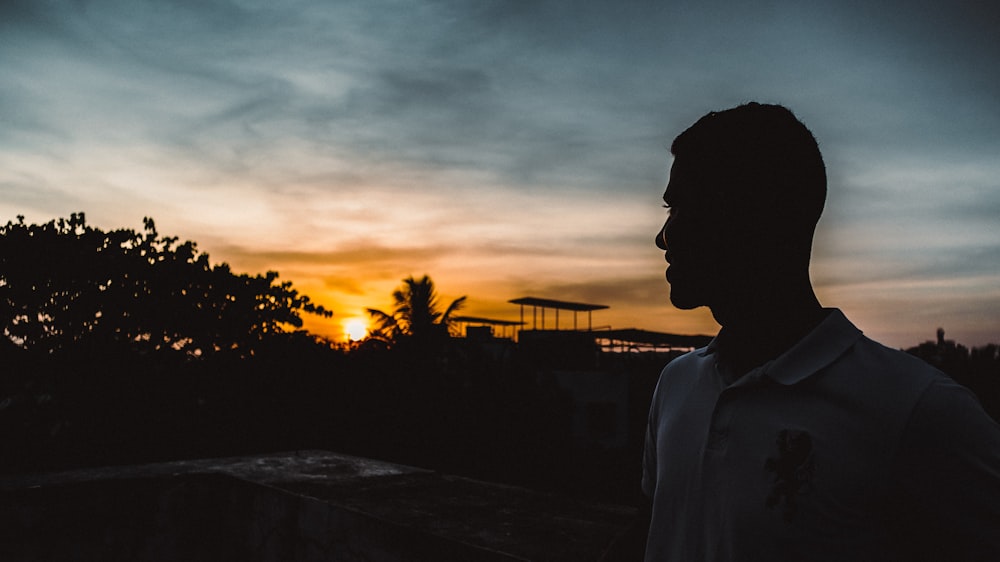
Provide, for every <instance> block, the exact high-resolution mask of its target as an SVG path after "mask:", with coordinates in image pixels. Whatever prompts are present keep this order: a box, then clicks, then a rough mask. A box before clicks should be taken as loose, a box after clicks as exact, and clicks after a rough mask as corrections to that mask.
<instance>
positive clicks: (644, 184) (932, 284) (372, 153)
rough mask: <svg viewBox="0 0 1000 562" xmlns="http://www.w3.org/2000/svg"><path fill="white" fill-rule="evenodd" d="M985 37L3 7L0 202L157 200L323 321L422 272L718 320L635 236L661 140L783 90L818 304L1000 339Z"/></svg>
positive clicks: (293, 5)
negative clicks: (803, 129)
mask: <svg viewBox="0 0 1000 562" xmlns="http://www.w3.org/2000/svg"><path fill="white" fill-rule="evenodd" d="M997 29H1000V7H998V5H997V4H996V3H995V2H993V1H965V2H963V1H928V0H915V1H909V2H903V1H896V2H891V1H890V2H872V1H871V0H864V1H853V0H848V1H838V2H815V1H803V0H797V1H770V2H769V1H758V2H738V1H737V2H734V1H719V0H704V1H697V2H696V1H661V2H652V1H648V2H620V1H613V2H583V1H575V2H569V1H555V0H541V1H537V2H527V1H509V0H504V1H500V0H498V1H491V0H482V1H475V2H467V1H451V0H434V1H430V0H407V1H396V0H364V1H361V0H359V1H352V0H344V1H334V2H330V1H321V0H299V1H283V2H274V1H271V0H259V1H258V0H226V1H221V0H174V1H168V0H164V1H159V2H145V1H138V0H97V1H85V0H76V1H71V0H65V1H58V0H5V1H4V2H2V3H0V222H6V221H7V220H14V219H15V217H16V216H17V215H24V216H25V217H26V220H28V221H29V222H46V221H48V220H51V219H53V218H58V217H68V216H69V214H70V213H73V212H84V213H86V216H87V220H88V223H90V224H91V225H93V226H97V227H100V228H105V229H113V228H121V227H126V228H135V229H141V228H142V218H143V217H146V216H150V217H152V218H153V219H155V221H156V225H157V229H158V230H159V232H160V233H161V234H163V235H168V236H178V237H180V238H181V239H182V240H193V241H195V242H197V244H198V247H199V249H200V250H202V251H204V252H206V253H208V254H209V255H210V257H211V261H212V262H213V263H218V262H227V263H229V264H230V265H231V266H232V267H233V269H234V270H236V271H239V272H248V273H262V272H264V271H267V270H276V271H278V272H279V273H280V275H281V279H283V280H290V281H292V282H293V283H294V286H295V287H296V288H298V289H299V290H300V291H301V292H303V293H305V294H307V295H309V296H310V297H311V298H312V299H313V300H314V301H316V302H318V303H321V304H323V305H325V306H327V307H328V308H331V309H332V310H333V311H334V317H333V318H331V319H329V320H309V323H308V324H307V326H308V327H309V328H310V329H311V330H313V331H316V332H319V333H323V334H326V335H328V336H330V337H332V338H335V339H341V338H343V337H344V332H343V326H344V325H345V323H346V322H348V321H350V320H351V319H356V318H364V317H365V316H366V315H365V308H366V307H374V308H382V309H389V308H390V307H391V300H390V294H391V292H392V290H393V289H394V288H395V287H397V286H398V285H399V284H400V282H401V280H402V279H403V278H405V277H408V276H410V275H414V276H417V277H419V276H421V275H423V274H428V275H430V276H431V278H432V279H433V280H434V281H435V283H436V285H437V287H438V290H439V292H440V295H441V299H442V301H443V304H444V305H446V304H447V302H449V301H450V300H451V299H454V298H457V297H459V296H463V295H465V296H467V297H468V303H467V306H466V308H465V309H464V310H463V311H462V313H464V314H467V315H471V316H483V317H491V318H499V319H510V320H516V319H518V314H519V310H518V307H517V306H515V305H512V304H509V303H508V302H507V301H508V300H510V299H514V298H518V297H523V296H535V297H544V298H552V299H561V300H570V301H582V302H588V303H596V304H604V305H607V306H609V307H610V308H609V309H607V310H602V311H597V312H595V313H594V316H593V322H594V325H595V326H599V327H604V326H611V327H614V328H633V327H634V328H642V329H647V330H657V331H664V332H672V333H683V334H695V333H698V334H714V333H715V332H716V331H717V329H718V326H717V325H716V324H715V323H714V322H713V321H712V319H711V315H710V314H709V313H708V312H707V311H706V310H704V309H700V310H697V311H678V310H675V309H673V308H672V307H671V306H670V304H669V300H668V295H669V289H668V286H667V285H666V283H665V280H664V277H663V270H664V267H665V264H664V262H663V255H662V252H660V251H659V250H658V249H656V247H655V246H654V245H653V239H654V236H655V235H656V233H657V232H658V230H659V228H660V226H661V224H662V221H663V219H664V210H663V209H662V208H661V207H660V204H661V201H660V198H661V196H662V193H663V189H664V187H665V185H666V181H667V177H668V174H669V169H670V164H671V157H670V154H669V146H670V142H671V140H672V139H673V138H674V137H675V136H676V135H677V134H679V133H680V132H681V131H682V130H684V129H685V128H686V127H687V126H689V125H690V124H692V123H693V122H694V121H696V120H697V119H698V118H699V117H701V116H702V115H703V114H705V113H707V112H709V111H712V110H719V109H725V108H728V107H732V106H735V105H738V104H740V103H744V102H747V101H759V102H765V103H781V104H784V105H786V106H788V107H789V108H790V109H792V110H793V111H794V112H795V113H796V115H798V116H799V118H800V119H802V121H803V122H804V123H805V124H806V125H807V126H808V127H809V128H810V129H811V130H812V131H813V133H814V134H815V136H816V137H817V139H818V141H819V144H820V148H821V150H822V152H823V155H824V158H825V161H826V165H827V171H828V177H829V184H830V186H829V196H828V200H827V209H826V212H825V214H824V217H823V219H822V220H821V222H820V227H819V231H818V234H817V242H816V245H815V248H814V257H813V266H812V278H813V282H814V284H815V286H816V289H817V293H818V295H819V297H820V300H821V301H822V302H823V304H824V305H826V306H831V307H838V308H841V309H842V310H844V312H845V313H846V314H847V315H848V317H849V318H851V319H852V320H853V321H854V322H855V324H857V325H858V326H859V327H860V328H861V329H862V330H863V331H864V332H865V333H866V334H867V335H869V336H870V337H872V338H875V339H877V340H879V341H882V342H883V343H885V344H886V345H889V346H893V347H906V346H911V345H916V344H917V343H920V342H922V341H925V340H929V339H933V338H934V334H935V330H936V329H937V328H938V327H943V328H944V329H945V330H946V336H947V337H948V338H949V339H955V340H957V341H958V342H959V343H962V344H965V345H969V346H971V345H982V344H985V343H988V342H1000V159H998V155H1000V71H998V70H997V64H996V61H998V60H1000V39H998V35H997Z"/></svg>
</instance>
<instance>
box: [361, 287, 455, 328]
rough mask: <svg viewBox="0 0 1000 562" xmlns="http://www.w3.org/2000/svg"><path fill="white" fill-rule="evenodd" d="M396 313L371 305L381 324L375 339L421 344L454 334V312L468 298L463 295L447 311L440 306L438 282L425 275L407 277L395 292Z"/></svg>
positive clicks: (369, 312) (373, 314) (377, 321)
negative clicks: (439, 307) (436, 284)
mask: <svg viewBox="0 0 1000 562" xmlns="http://www.w3.org/2000/svg"><path fill="white" fill-rule="evenodd" d="M392 300H393V311H392V314H389V313H386V312H382V311H381V310H378V309H374V308H369V309H368V314H369V315H371V317H372V319H374V320H375V322H376V323H377V325H378V328H377V329H376V330H375V331H374V332H372V334H371V336H370V337H371V338H373V339H378V340H383V341H387V342H390V343H398V342H400V341H401V340H407V339H409V340H413V341H415V342H418V343H420V344H424V343H427V342H431V341H434V340H441V339H443V338H447V337H448V336H449V335H451V333H452V329H453V326H452V325H453V321H452V313H454V312H457V311H458V310H460V309H461V308H462V306H464V305H465V300H466V297H464V296H463V297H459V298H457V299H455V300H453V301H452V302H451V304H449V305H448V308H446V309H445V310H444V312H442V311H440V310H439V309H438V297H437V290H436V289H435V287H434V281H432V280H431V278H430V277H428V276H427V275H424V276H423V277H421V278H420V279H415V278H413V276H410V277H407V278H406V279H404V280H403V285H402V286H401V287H400V288H398V289H396V290H395V291H393V293H392Z"/></svg>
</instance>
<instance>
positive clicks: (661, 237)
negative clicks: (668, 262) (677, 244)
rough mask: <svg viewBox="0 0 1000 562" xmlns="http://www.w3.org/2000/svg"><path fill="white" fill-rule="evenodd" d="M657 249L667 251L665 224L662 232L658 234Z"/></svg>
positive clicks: (661, 229)
mask: <svg viewBox="0 0 1000 562" xmlns="http://www.w3.org/2000/svg"><path fill="white" fill-rule="evenodd" d="M656 247H657V248H659V249H661V250H663V251H664V252H666V251H667V223H663V227H661V228H660V232H658V233H657V234H656Z"/></svg>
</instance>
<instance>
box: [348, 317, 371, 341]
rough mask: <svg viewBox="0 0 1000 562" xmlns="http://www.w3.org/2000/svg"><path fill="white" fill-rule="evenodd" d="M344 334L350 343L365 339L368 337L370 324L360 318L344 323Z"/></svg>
mask: <svg viewBox="0 0 1000 562" xmlns="http://www.w3.org/2000/svg"><path fill="white" fill-rule="evenodd" d="M344 332H345V333H346V334H347V338H348V339H349V340H350V341H358V340H361V339H364V337H365V336H367V335H368V323H367V322H366V321H364V320H362V319H360V318H351V319H350V320H347V321H346V322H344Z"/></svg>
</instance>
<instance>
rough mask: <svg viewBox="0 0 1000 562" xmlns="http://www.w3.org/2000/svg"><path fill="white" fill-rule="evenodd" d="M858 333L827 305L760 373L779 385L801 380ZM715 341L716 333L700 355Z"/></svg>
mask: <svg viewBox="0 0 1000 562" xmlns="http://www.w3.org/2000/svg"><path fill="white" fill-rule="evenodd" d="M861 334H862V332H861V330H859V329H858V328H857V327H856V326H855V325H854V324H853V323H851V321H850V320H848V319H847V317H846V316H844V313H843V312H841V311H840V309H837V308H834V309H830V314H828V315H827V316H826V318H824V319H823V321H822V322H820V323H819V324H818V325H817V326H816V327H815V328H813V330H812V331H811V332H809V333H808V334H806V336H805V337H804V338H802V339H801V340H799V342H798V343H796V344H795V345H793V346H792V347H791V349H789V350H788V351H786V352H784V353H783V354H781V355H779V356H778V357H777V358H776V359H774V360H773V361H769V362H768V363H767V364H765V365H764V366H763V367H762V371H763V375H765V376H767V377H768V378H769V379H771V380H773V381H775V382H777V383H779V384H783V385H792V384H796V383H798V382H801V381H803V380H805V379H807V378H809V377H810V376H812V375H813V374H815V373H817V372H819V371H820V370H821V369H823V368H824V367H826V366H828V365H830V364H831V363H833V362H834V361H836V360H837V358H839V357H840V356H841V355H843V354H844V352H846V351H847V350H848V349H850V348H851V346H853V345H854V342H856V341H857V340H858V338H860V337H861ZM720 335H721V334H720ZM719 344H720V341H719V336H718V335H717V336H716V337H715V338H713V339H712V341H711V342H709V344H708V345H707V346H706V347H704V348H703V349H702V350H701V353H700V355H701V356H702V357H704V356H707V355H710V354H713V353H715V352H716V351H717V350H718V347H719Z"/></svg>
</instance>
